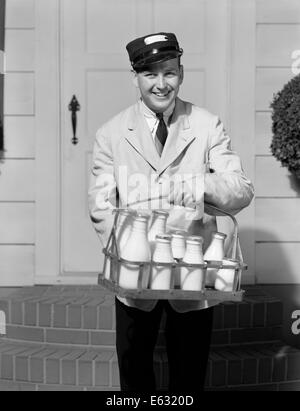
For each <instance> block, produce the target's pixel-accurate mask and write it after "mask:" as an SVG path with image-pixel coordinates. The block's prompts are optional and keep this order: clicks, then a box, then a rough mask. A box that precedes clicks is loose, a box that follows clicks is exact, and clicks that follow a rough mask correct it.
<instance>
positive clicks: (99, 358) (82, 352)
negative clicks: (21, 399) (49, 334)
mask: <svg viewBox="0 0 300 411" xmlns="http://www.w3.org/2000/svg"><path fill="white" fill-rule="evenodd" d="M0 364H1V367H0V379H1V380H2V383H3V382H6V383H8V384H12V385H14V384H25V385H24V387H23V388H25V387H26V384H31V385H30V387H28V388H31V389H33V386H32V385H35V389H37V386H38V387H40V388H41V387H42V388H45V389H46V388H47V387H46V386H52V387H54V386H60V387H61V389H62V388H63V387H69V388H70V387H71V388H72V387H73V388H76V387H77V388H78V389H82V390H87V389H91V388H98V389H101V390H114V389H118V388H119V374H118V364H117V357H116V353H115V351H114V350H103V349H101V350H90V349H87V348H86V347H81V348H72V347H64V346H59V345H48V344H47V345H46V344H28V343H19V342H15V341H9V340H4V339H2V340H0ZM21 388H22V387H21Z"/></svg>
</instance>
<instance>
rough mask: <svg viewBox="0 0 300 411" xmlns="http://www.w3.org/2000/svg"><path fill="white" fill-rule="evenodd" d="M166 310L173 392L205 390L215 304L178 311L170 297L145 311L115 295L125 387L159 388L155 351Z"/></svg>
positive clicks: (117, 331)
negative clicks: (196, 309)
mask: <svg viewBox="0 0 300 411" xmlns="http://www.w3.org/2000/svg"><path fill="white" fill-rule="evenodd" d="M164 311H165V313H166V323H165V324H166V327H165V337H166V349H167V356H168V366H169V387H168V390H169V391H170V392H199V391H203V387H204V382H205V376H206V367H207V361H208V355H209V348H210V340H211V330H212V322H213V308H208V309H204V310H198V311H189V312H187V313H178V312H176V311H175V310H173V308H172V307H171V305H170V304H169V303H168V301H165V300H160V301H159V302H158V303H157V305H156V306H155V308H154V309H153V310H152V311H150V312H146V311H142V310H139V309H137V308H132V307H128V306H126V305H125V304H123V303H121V302H120V301H119V300H118V299H117V298H116V348H117V355H118V363H119V372H120V384H121V390H122V391H143V392H146V393H147V392H153V391H156V384H155V376H154V368H153V353H154V348H155V345H156V340H157V336H158V332H159V329H160V323H161V318H162V314H163V312H164Z"/></svg>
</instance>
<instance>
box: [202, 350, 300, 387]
mask: <svg viewBox="0 0 300 411" xmlns="http://www.w3.org/2000/svg"><path fill="white" fill-rule="evenodd" d="M299 382H300V350H299V349H296V348H293V347H290V346H287V345H284V344H283V343H277V344H259V345H256V344H250V345H244V346H236V347H226V348H213V349H212V350H211V353H210V358H209V364H208V372H207V378H206V386H207V389H208V390H217V389H221V390H241V389H247V390H248V389H249V390H259V389H260V390H267V389H269V390H292V389H295V390H296V388H299V386H300V384H299Z"/></svg>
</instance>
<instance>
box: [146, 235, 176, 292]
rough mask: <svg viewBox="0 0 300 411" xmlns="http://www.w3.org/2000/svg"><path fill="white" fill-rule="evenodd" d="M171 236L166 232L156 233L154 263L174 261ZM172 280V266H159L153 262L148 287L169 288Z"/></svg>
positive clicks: (153, 288) (155, 288) (156, 288)
mask: <svg viewBox="0 0 300 411" xmlns="http://www.w3.org/2000/svg"><path fill="white" fill-rule="evenodd" d="M171 239H172V237H171V236H170V235H167V234H163V235H157V236H156V242H155V249H154V253H153V258H152V260H153V262H155V263H170V264H172V263H174V259H173V255H172V248H171ZM171 281H172V266H171V265H170V266H160V265H159V264H153V266H152V271H151V278H150V288H151V289H152V290H169V289H170V288H171Z"/></svg>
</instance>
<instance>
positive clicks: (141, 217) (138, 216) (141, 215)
mask: <svg viewBox="0 0 300 411" xmlns="http://www.w3.org/2000/svg"><path fill="white" fill-rule="evenodd" d="M134 217H135V219H139V220H149V218H150V215H149V214H146V213H142V212H140V211H138V212H137V213H136V214H135V216H134Z"/></svg>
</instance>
